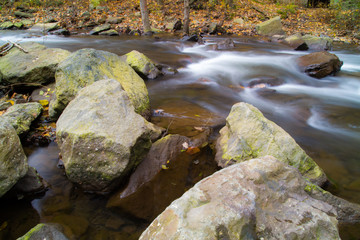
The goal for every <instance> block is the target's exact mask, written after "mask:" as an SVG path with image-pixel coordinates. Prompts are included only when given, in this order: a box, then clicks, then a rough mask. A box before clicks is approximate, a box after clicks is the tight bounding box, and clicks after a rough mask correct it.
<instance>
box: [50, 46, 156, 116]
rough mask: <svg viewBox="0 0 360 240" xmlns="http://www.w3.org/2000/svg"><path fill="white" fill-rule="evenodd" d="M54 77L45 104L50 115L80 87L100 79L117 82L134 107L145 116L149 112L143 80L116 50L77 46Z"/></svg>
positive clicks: (59, 111) (61, 107) (63, 106)
mask: <svg viewBox="0 0 360 240" xmlns="http://www.w3.org/2000/svg"><path fill="white" fill-rule="evenodd" d="M55 78H56V89H55V93H54V94H53V99H52V100H51V102H50V107H49V115H50V117H51V118H52V119H57V118H58V117H59V116H60V114H61V113H62V111H63V110H64V109H65V107H66V106H67V104H68V103H69V102H70V101H71V100H72V99H74V98H75V96H76V94H77V93H78V91H79V90H80V89H81V88H83V87H85V86H88V85H90V84H92V83H94V82H96V81H99V80H103V79H116V80H117V81H118V82H120V84H121V86H122V88H123V89H124V90H125V91H126V93H127V94H128V96H129V98H130V101H131V103H132V104H133V105H134V107H135V111H136V112H137V113H139V114H141V115H142V116H144V117H146V118H148V117H149V116H150V102H149V96H148V91H147V88H146V85H145V83H144V81H143V80H142V79H141V78H140V77H139V75H137V74H136V72H135V71H134V70H133V69H132V68H131V67H130V66H129V65H128V64H126V63H125V62H124V61H122V60H121V58H120V57H119V56H118V55H116V54H113V53H110V52H105V51H100V50H95V49H90V48H86V49H81V50H78V51H76V52H74V53H72V54H71V55H70V56H69V57H68V58H67V59H66V60H65V61H63V62H62V63H61V64H60V65H59V67H58V69H57V71H56V75H55Z"/></svg>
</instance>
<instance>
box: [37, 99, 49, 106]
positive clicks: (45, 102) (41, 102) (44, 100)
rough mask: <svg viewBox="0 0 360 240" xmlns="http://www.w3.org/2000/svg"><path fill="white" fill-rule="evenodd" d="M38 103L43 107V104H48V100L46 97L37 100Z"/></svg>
mask: <svg viewBox="0 0 360 240" xmlns="http://www.w3.org/2000/svg"><path fill="white" fill-rule="evenodd" d="M39 103H40V104H41V105H42V106H43V107H45V106H47V105H49V100H47V99H43V100H39Z"/></svg>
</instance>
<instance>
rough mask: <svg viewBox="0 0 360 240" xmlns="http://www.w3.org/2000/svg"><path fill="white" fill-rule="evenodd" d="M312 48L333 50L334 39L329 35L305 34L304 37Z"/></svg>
mask: <svg viewBox="0 0 360 240" xmlns="http://www.w3.org/2000/svg"><path fill="white" fill-rule="evenodd" d="M302 39H303V40H304V41H305V43H306V44H307V45H308V47H309V49H310V50H320V51H322V50H331V49H332V46H333V41H332V39H331V38H329V37H315V36H312V35H305V36H303V37H302Z"/></svg>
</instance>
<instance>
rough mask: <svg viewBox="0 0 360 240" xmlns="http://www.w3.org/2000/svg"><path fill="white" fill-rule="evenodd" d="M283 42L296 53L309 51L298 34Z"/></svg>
mask: <svg viewBox="0 0 360 240" xmlns="http://www.w3.org/2000/svg"><path fill="white" fill-rule="evenodd" d="M284 41H285V43H286V44H287V45H289V46H290V47H292V48H294V50H296V51H305V50H308V49H309V47H308V45H307V44H306V42H305V41H304V39H303V38H302V36H301V34H299V33H298V34H294V35H291V36H289V37H287V38H285V40H284Z"/></svg>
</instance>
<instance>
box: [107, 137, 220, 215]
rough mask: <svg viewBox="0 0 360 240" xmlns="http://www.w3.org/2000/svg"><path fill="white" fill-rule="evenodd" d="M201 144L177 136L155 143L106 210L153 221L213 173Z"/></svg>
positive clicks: (112, 198) (213, 169) (213, 168)
mask: <svg viewBox="0 0 360 240" xmlns="http://www.w3.org/2000/svg"><path fill="white" fill-rule="evenodd" d="M203 143H204V140H202V141H199V142H198V143H196V142H195V141H192V140H191V139H189V138H187V137H184V136H180V135H167V136H166V137H164V138H162V139H160V140H158V141H157V142H155V143H154V144H153V145H152V147H151V149H150V151H149V153H148V154H147V155H146V157H145V158H144V160H143V161H142V162H141V163H140V165H139V166H138V167H137V168H136V170H135V171H134V173H133V174H131V177H130V180H129V183H128V184H127V186H126V188H125V189H123V190H120V191H119V192H117V193H115V194H114V195H113V196H112V197H111V198H110V199H109V201H108V203H107V207H109V208H111V209H112V210H117V209H120V210H121V211H122V212H126V213H128V214H131V215H132V216H135V217H137V218H141V219H146V220H150V221H151V220H153V219H154V218H155V217H156V216H157V215H158V214H160V213H161V212H162V211H163V210H164V209H165V208H166V207H167V206H168V205H169V204H170V203H171V202H172V201H173V200H174V199H176V198H178V197H180V196H181V195H182V194H183V193H184V189H186V188H188V187H191V186H192V184H194V183H195V182H194V181H196V182H197V181H199V180H200V179H201V178H203V177H206V176H208V175H210V174H212V173H213V172H215V171H216V164H215V162H214V163H213V164H212V162H211V161H209V157H210V156H209V155H208V154H206V148H204V149H203V148H201V147H200V146H201V145H202V144H203ZM199 175H201V177H199ZM199 178H200V179H199ZM169 179H170V180H169ZM184 179H186V181H184Z"/></svg>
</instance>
